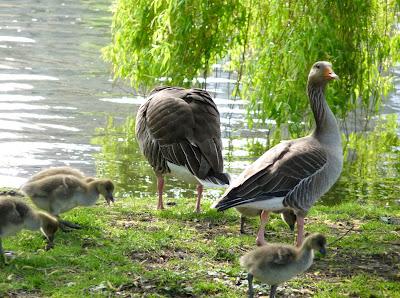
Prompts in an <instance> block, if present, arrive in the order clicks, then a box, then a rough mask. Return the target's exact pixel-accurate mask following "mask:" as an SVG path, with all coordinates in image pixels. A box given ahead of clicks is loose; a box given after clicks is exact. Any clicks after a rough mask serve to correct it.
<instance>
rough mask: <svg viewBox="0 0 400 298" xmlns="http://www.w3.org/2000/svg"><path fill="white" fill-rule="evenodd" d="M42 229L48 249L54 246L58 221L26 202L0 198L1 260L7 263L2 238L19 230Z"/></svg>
mask: <svg viewBox="0 0 400 298" xmlns="http://www.w3.org/2000/svg"><path fill="white" fill-rule="evenodd" d="M23 229H27V230H39V229H40V230H41V232H42V233H43V234H44V236H45V237H46V239H47V244H46V247H45V248H46V250H48V249H50V248H52V247H53V245H54V244H53V241H54V234H55V233H56V231H57V229H58V221H57V219H55V218H54V217H52V216H50V215H49V214H47V213H44V212H41V211H35V210H34V209H32V208H31V207H30V206H29V205H27V204H26V203H25V202H23V201H21V200H19V199H15V198H1V199H0V262H1V263H3V264H4V263H5V255H4V250H3V245H2V238H3V237H6V236H11V235H14V234H16V233H18V232H19V231H21V230H23Z"/></svg>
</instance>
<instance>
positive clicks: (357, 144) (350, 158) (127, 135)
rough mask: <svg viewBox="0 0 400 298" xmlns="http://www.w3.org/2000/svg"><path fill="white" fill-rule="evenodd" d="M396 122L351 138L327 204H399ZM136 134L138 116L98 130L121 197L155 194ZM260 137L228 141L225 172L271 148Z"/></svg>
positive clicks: (182, 188)
mask: <svg viewBox="0 0 400 298" xmlns="http://www.w3.org/2000/svg"><path fill="white" fill-rule="evenodd" d="M396 120H397V119H396V117H395V115H389V116H387V117H382V118H380V119H379V120H378V121H377V123H376V127H375V129H374V130H373V131H370V132H366V133H352V134H350V135H349V136H348V143H347V145H346V149H345V152H344V155H345V163H344V169H343V173H342V176H341V178H340V180H339V181H338V183H337V184H336V185H335V187H334V188H333V190H332V191H331V192H329V193H328V194H327V195H326V196H324V197H323V199H322V200H321V203H322V204H326V205H332V204H337V203H340V202H345V201H348V200H360V202H361V201H362V200H366V199H367V198H374V199H376V202H377V204H379V203H381V204H387V203H389V204H391V203H394V202H395V199H396V198H397V195H398V192H399V191H400V185H399V177H400V150H399V148H400V138H399V136H398V127H397V121H396ZM223 130H224V131H226V130H225V129H223ZM134 131H135V119H134V117H133V116H129V117H127V118H126V120H125V122H124V123H122V124H118V123H116V121H115V120H114V119H113V118H112V117H109V118H108V121H107V125H106V127H104V128H98V130H97V136H96V137H95V138H94V139H93V144H96V145H99V146H100V147H101V148H102V150H101V152H99V153H98V154H97V155H96V164H97V170H98V172H100V173H101V174H102V175H105V176H109V177H111V178H112V179H114V180H115V181H116V183H117V185H118V189H119V191H120V195H122V196H131V195H133V196H134V197H139V198H140V197H143V196H155V193H156V183H155V177H154V173H153V171H152V169H151V167H150V166H149V165H148V163H147V161H145V159H144V157H143V156H142V154H141V153H140V151H139V147H138V144H137V141H136V139H135V135H134ZM260 135H261V134H260V133H259V136H257V137H248V138H237V137H230V138H227V137H224V138H223V143H224V147H225V150H224V156H225V157H226V161H227V164H226V169H227V171H228V172H230V173H233V176H235V174H238V173H240V172H241V171H242V170H243V168H244V167H245V166H247V165H248V164H249V163H251V162H252V161H253V160H254V159H255V158H256V157H257V156H259V155H261V154H262V153H264V152H265V151H266V150H267V141H266V139H265V138H264V139H263V138H261V137H260ZM251 156H254V157H251ZM166 194H167V200H168V198H169V199H171V198H179V197H191V196H194V195H195V193H194V187H193V186H192V187H188V185H187V184H185V183H184V182H182V181H179V180H176V179H175V178H168V183H167V189H166ZM220 194H221V191H219V190H212V189H211V190H210V189H208V190H207V192H206V196H207V197H208V198H211V199H215V198H216V197H218V196H219V195H220Z"/></svg>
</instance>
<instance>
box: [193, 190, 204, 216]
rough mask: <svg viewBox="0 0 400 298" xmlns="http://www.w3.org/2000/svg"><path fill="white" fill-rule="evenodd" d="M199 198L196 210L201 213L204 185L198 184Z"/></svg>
mask: <svg viewBox="0 0 400 298" xmlns="http://www.w3.org/2000/svg"><path fill="white" fill-rule="evenodd" d="M196 189H197V200H196V209H195V210H194V212H196V213H200V203H201V198H202V197H203V185H201V184H197V188H196Z"/></svg>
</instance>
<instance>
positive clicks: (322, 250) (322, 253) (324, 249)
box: [319, 247, 326, 256]
mask: <svg viewBox="0 0 400 298" xmlns="http://www.w3.org/2000/svg"><path fill="white" fill-rule="evenodd" d="M319 252H320V253H321V255H323V256H325V255H326V248H325V247H322V248H321V249H320V250H319Z"/></svg>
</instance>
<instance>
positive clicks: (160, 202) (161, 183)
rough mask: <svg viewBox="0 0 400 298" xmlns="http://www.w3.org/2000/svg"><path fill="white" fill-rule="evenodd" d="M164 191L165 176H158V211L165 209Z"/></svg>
mask: <svg viewBox="0 0 400 298" xmlns="http://www.w3.org/2000/svg"><path fill="white" fill-rule="evenodd" d="M163 189H164V178H163V176H157V192H158V204H157V210H163V209H164V203H163V197H162V196H163Z"/></svg>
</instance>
